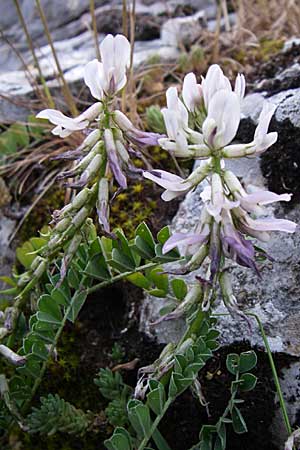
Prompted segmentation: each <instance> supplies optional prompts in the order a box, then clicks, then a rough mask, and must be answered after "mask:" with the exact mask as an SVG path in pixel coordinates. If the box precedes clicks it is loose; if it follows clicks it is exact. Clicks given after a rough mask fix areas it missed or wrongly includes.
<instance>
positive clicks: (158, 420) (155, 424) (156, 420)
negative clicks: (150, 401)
mask: <svg viewBox="0 0 300 450" xmlns="http://www.w3.org/2000/svg"><path fill="white" fill-rule="evenodd" d="M172 401H173V399H172V398H171V397H169V398H168V400H167V401H166V403H165V404H164V407H163V410H162V412H161V413H160V415H159V416H157V417H156V419H155V420H154V422H153V424H152V426H151V428H150V431H149V435H148V436H145V437H144V439H143V440H142V442H141V443H140V445H139V447H138V450H143V449H144V448H145V447H146V445H147V444H148V441H149V439H150V438H151V436H152V435H153V433H154V431H155V430H156V428H157V427H158V425H159V422H160V421H161V419H162V418H163V416H164V415H165V413H166V412H167V410H168V408H169V407H170V405H171V403H172Z"/></svg>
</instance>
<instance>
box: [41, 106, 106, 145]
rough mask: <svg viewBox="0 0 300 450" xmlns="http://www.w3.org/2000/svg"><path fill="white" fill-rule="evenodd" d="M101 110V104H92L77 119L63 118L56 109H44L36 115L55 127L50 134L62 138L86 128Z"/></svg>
mask: <svg viewBox="0 0 300 450" xmlns="http://www.w3.org/2000/svg"><path fill="white" fill-rule="evenodd" d="M101 109H102V105H101V103H99V102H98V103H94V104H93V105H92V106H90V107H89V108H88V109H87V110H86V111H84V112H83V113H82V114H80V115H79V116H78V117H75V118H74V119H72V118H71V117H67V116H65V115H64V114H63V113H62V112H60V111H57V110H56V109H44V110H43V111H41V112H39V113H38V114H37V116H36V117H37V118H39V119H48V120H49V121H50V122H51V123H53V124H54V125H56V127H55V128H53V130H52V133H53V134H55V135H57V136H60V137H62V138H64V137H67V136H69V135H70V134H71V133H73V131H80V130H83V129H84V128H86V127H87V126H88V125H89V123H90V122H92V121H93V120H95V119H96V117H97V116H99V114H100V112H101Z"/></svg>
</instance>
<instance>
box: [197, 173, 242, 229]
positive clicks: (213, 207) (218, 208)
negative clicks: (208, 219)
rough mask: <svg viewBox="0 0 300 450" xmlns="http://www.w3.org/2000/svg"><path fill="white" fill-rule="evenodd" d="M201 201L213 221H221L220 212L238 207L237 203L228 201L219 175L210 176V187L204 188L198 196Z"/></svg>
mask: <svg viewBox="0 0 300 450" xmlns="http://www.w3.org/2000/svg"><path fill="white" fill-rule="evenodd" d="M200 197H201V199H202V200H203V202H204V203H205V205H206V209H207V212H208V213H209V214H210V215H211V216H212V217H213V218H214V219H215V221H216V222H220V221H221V212H222V210H223V209H225V210H229V209H232V208H236V207H237V206H239V201H233V202H232V201H230V200H229V199H228V198H227V197H226V195H225V193H224V187H223V183H222V180H221V177H220V175H218V174H217V173H214V174H213V175H212V181H211V186H206V187H205V188H204V189H203V191H202V192H201V194H200Z"/></svg>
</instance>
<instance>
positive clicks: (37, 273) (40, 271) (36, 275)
mask: <svg viewBox="0 0 300 450" xmlns="http://www.w3.org/2000/svg"><path fill="white" fill-rule="evenodd" d="M46 269H47V261H46V260H45V259H42V260H41V261H40V264H39V265H38V267H37V268H36V269H35V271H34V272H33V277H34V278H37V279H40V278H41V277H42V276H43V275H44V273H45V271H46Z"/></svg>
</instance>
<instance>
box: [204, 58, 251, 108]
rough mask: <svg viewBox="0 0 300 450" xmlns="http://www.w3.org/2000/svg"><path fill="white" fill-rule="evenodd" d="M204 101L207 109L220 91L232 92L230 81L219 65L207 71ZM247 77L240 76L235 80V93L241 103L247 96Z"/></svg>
mask: <svg viewBox="0 0 300 450" xmlns="http://www.w3.org/2000/svg"><path fill="white" fill-rule="evenodd" d="M201 86H202V91H203V99H204V104H205V107H206V109H208V107H209V103H210V101H211V100H212V99H213V97H214V95H215V94H216V93H217V92H218V91H220V90H226V91H228V92H232V88H231V84H230V81H229V79H228V78H227V77H225V75H224V73H223V71H222V69H221V68H220V66H218V65H217V64H213V65H212V66H210V68H209V69H208V71H207V74H206V77H205V78H203V80H202V84H201ZM245 86H246V82H245V77H244V75H241V74H238V76H237V78H236V80H235V87H234V92H235V93H236V94H237V96H238V98H239V100H240V101H241V100H242V99H243V97H244V95H245Z"/></svg>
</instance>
